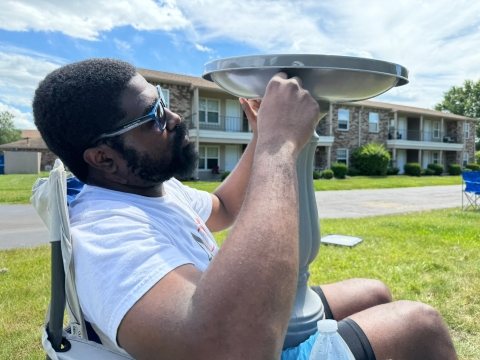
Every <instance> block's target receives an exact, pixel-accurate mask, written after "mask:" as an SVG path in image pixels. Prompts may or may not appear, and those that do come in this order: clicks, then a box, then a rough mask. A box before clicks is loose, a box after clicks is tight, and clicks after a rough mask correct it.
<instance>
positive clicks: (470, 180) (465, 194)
mask: <svg viewBox="0 0 480 360" xmlns="http://www.w3.org/2000/svg"><path fill="white" fill-rule="evenodd" d="M462 180H463V183H464V184H465V188H464V189H463V190H462V209H463V210H464V211H465V210H468V209H470V208H472V209H473V210H480V171H462ZM464 198H465V204H464Z"/></svg>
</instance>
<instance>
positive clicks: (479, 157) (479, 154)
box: [475, 141, 480, 165]
mask: <svg viewBox="0 0 480 360" xmlns="http://www.w3.org/2000/svg"><path fill="white" fill-rule="evenodd" d="M478 143H479V144H480V141H479V142H478ZM475 162H476V163H477V164H478V165H480V151H477V152H476V153H475Z"/></svg>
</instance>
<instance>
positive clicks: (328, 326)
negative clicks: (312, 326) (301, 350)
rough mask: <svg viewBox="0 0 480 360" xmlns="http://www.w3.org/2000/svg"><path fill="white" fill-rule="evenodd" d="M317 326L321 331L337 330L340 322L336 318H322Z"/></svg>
mask: <svg viewBox="0 0 480 360" xmlns="http://www.w3.org/2000/svg"><path fill="white" fill-rule="evenodd" d="M317 328H318V331H320V332H335V331H337V330H338V324H337V322H336V321H335V320H320V321H319V322H317Z"/></svg>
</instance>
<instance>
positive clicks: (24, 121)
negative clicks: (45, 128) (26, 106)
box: [0, 102, 36, 130]
mask: <svg viewBox="0 0 480 360" xmlns="http://www.w3.org/2000/svg"><path fill="white" fill-rule="evenodd" d="M3 111H8V112H9V113H11V114H12V115H13V116H14V118H13V124H14V125H15V127H16V128H17V129H23V130H33V129H36V127H35V124H34V123H33V116H32V113H29V112H28V113H24V112H22V111H20V110H18V109H17V108H15V107H13V106H9V105H6V104H3V103H2V102H0V112H3Z"/></svg>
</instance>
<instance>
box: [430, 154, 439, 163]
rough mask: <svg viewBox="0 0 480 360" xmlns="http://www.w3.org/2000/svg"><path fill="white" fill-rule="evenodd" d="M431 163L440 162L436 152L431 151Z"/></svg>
mask: <svg viewBox="0 0 480 360" xmlns="http://www.w3.org/2000/svg"><path fill="white" fill-rule="evenodd" d="M432 163H434V164H439V163H440V161H439V156H438V152H434V153H432Z"/></svg>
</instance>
